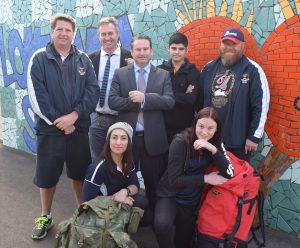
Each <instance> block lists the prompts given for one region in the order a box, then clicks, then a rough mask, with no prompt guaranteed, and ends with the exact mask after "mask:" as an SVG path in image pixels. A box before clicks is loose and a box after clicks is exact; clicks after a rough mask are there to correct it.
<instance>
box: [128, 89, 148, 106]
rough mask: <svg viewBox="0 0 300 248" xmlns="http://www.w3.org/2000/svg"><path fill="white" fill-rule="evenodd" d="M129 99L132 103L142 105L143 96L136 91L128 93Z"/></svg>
mask: <svg viewBox="0 0 300 248" xmlns="http://www.w3.org/2000/svg"><path fill="white" fill-rule="evenodd" d="M128 95H129V98H130V99H131V101H133V102H137V103H144V99H145V94H144V93H143V92H140V91H138V90H133V91H129V94H128Z"/></svg>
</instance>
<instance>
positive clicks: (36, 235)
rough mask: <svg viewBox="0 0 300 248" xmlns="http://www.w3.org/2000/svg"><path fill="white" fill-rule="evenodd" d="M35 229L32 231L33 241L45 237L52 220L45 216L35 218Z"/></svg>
mask: <svg viewBox="0 0 300 248" xmlns="http://www.w3.org/2000/svg"><path fill="white" fill-rule="evenodd" d="M34 222H35V227H34V228H33V229H32V235H31V237H32V238H33V239H42V238H45V237H46V235H47V230H48V229H49V228H51V224H52V218H51V217H50V218H48V217H47V216H46V215H44V216H40V217H37V218H36V219H35V220H34Z"/></svg>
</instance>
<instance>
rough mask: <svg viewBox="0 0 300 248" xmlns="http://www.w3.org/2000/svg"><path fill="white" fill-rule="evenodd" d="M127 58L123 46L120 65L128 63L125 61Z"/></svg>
mask: <svg viewBox="0 0 300 248" xmlns="http://www.w3.org/2000/svg"><path fill="white" fill-rule="evenodd" d="M125 59H126V56H125V53H124V50H123V48H122V47H121V56H120V67H124V66H126V65H127V64H126V62H125Z"/></svg>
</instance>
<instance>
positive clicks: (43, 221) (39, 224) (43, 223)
mask: <svg viewBox="0 0 300 248" xmlns="http://www.w3.org/2000/svg"><path fill="white" fill-rule="evenodd" d="M48 224H49V219H48V218H47V217H43V216H42V217H38V218H36V219H35V227H36V228H39V229H42V228H43V227H47V225H48Z"/></svg>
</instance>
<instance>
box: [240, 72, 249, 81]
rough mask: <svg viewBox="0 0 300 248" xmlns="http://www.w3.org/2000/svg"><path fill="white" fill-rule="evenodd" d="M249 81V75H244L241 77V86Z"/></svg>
mask: <svg viewBox="0 0 300 248" xmlns="http://www.w3.org/2000/svg"><path fill="white" fill-rule="evenodd" d="M249 80H250V78H249V74H248V73H244V74H243V76H242V79H241V81H242V84H246V83H248V81H249Z"/></svg>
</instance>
